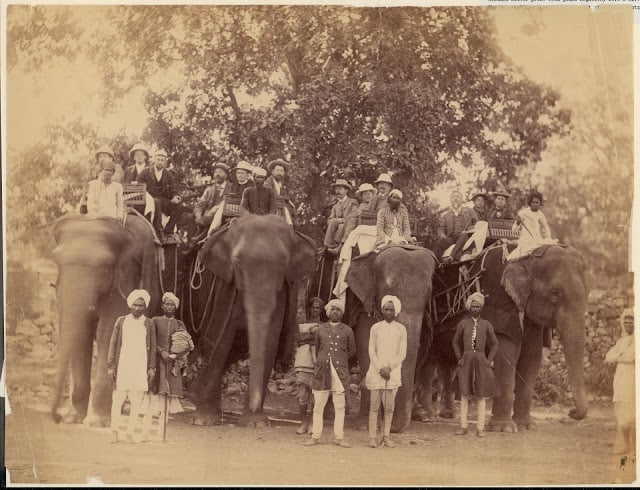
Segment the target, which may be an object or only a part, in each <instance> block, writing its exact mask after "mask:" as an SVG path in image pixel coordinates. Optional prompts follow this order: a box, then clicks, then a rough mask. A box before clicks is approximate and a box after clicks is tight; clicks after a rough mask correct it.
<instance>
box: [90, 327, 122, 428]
mask: <svg viewBox="0 0 640 490" xmlns="http://www.w3.org/2000/svg"><path fill="white" fill-rule="evenodd" d="M114 323H115V319H112V318H109V317H108V318H101V319H100V320H99V321H98V327H97V331H96V344H97V346H98V356H97V359H96V379H95V382H94V385H93V388H92V390H91V412H90V413H89V414H88V415H87V418H86V419H85V424H86V425H89V426H90V427H109V425H110V419H111V395H112V393H113V389H112V386H111V385H110V384H109V379H108V378H107V355H108V350H109V341H110V340H111V334H112V332H113V325H114ZM91 354H92V349H89V356H91Z"/></svg>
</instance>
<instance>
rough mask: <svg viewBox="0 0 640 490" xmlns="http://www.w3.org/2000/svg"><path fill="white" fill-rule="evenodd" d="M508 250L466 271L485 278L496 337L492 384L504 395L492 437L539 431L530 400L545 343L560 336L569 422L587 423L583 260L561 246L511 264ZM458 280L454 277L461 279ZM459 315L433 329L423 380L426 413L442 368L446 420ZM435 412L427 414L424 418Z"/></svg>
mask: <svg viewBox="0 0 640 490" xmlns="http://www.w3.org/2000/svg"><path fill="white" fill-rule="evenodd" d="M505 253H506V250H503V248H502V247H495V248H492V249H489V251H488V252H487V253H486V256H485V257H484V258H483V259H482V260H477V261H476V262H475V263H473V264H472V265H471V266H469V276H471V275H473V274H474V273H476V272H478V271H479V270H480V268H482V269H483V272H482V274H481V276H480V282H479V284H480V289H481V292H482V293H483V294H484V295H485V306H484V309H483V311H482V318H485V319H487V320H489V321H490V322H491V323H492V324H493V327H494V330H495V332H496V336H497V337H498V344H499V347H498V354H497V355H496V358H495V377H496V381H497V383H498V386H499V389H500V395H499V396H497V397H495V398H494V399H493V413H492V417H491V420H490V421H489V423H488V429H489V430H493V431H500V432H516V431H517V430H535V429H536V428H537V427H536V424H535V422H534V421H533V420H532V419H531V400H532V396H533V389H534V387H535V383H536V376H537V374H538V371H539V369H540V365H541V361H542V347H543V337H544V335H545V334H548V333H550V329H551V328H555V329H556V330H557V331H558V332H559V334H560V338H561V340H562V343H563V345H564V350H565V358H566V362H567V370H568V374H569V384H570V386H571V389H572V392H573V398H574V403H575V407H573V408H572V409H571V410H570V411H569V416H570V417H571V418H573V419H576V420H581V419H583V418H584V417H585V416H586V415H587V411H588V403H587V395H586V391H585V383H584V372H583V366H582V362H583V355H584V342H585V320H584V318H585V311H586V302H587V294H588V285H587V279H586V273H585V265H584V262H583V260H582V258H581V257H580V254H579V253H578V252H577V251H576V250H575V249H573V248H571V247H567V246H562V245H551V246H543V247H541V248H538V249H536V250H535V251H534V252H533V253H532V254H531V255H530V256H527V257H523V258H521V259H518V260H516V261H513V262H509V263H506V261H505ZM456 273H457V272H456ZM460 316H461V315H457V316H455V317H453V318H451V319H450V320H448V321H446V322H444V324H443V325H442V328H436V335H435V337H434V340H433V343H432V345H431V349H430V351H429V354H428V361H427V362H426V363H425V365H424V369H423V370H422V371H421V372H420V376H422V377H424V379H423V381H424V385H425V390H424V396H423V398H422V403H423V405H424V406H425V407H426V408H428V409H430V404H431V391H430V388H431V386H432V381H433V380H432V375H433V369H434V366H435V365H436V364H437V367H438V371H439V374H440V375H441V376H442V378H443V382H444V391H445V393H444V396H443V402H444V407H443V408H444V413H445V414H447V416H450V415H449V414H451V413H452V401H453V397H452V393H451V381H452V379H453V376H452V373H453V371H454V369H455V365H456V359H455V356H454V354H453V349H452V346H451V342H452V339H453V335H454V333H455V326H456V324H457V322H458V321H459V319H460ZM427 411H430V410H427Z"/></svg>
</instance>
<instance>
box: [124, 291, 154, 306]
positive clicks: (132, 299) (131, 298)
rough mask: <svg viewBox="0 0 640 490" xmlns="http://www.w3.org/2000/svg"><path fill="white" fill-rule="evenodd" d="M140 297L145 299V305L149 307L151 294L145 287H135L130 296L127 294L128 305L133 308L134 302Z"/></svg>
mask: <svg viewBox="0 0 640 490" xmlns="http://www.w3.org/2000/svg"><path fill="white" fill-rule="evenodd" d="M140 298H142V301H144V306H145V307H148V306H149V302H150V301H151V296H150V295H149V293H148V292H147V291H145V290H144V289H134V290H133V291H131V292H130V293H129V296H127V306H129V308H131V307H132V306H133V303H135V302H136V301H138V300H139V299H140Z"/></svg>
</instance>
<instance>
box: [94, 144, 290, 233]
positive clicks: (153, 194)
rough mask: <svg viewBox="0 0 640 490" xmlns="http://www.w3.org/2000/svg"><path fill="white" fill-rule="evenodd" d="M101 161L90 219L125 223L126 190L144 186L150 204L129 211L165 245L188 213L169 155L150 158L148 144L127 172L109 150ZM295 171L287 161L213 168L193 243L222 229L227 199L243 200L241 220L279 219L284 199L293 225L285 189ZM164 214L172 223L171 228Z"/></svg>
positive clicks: (137, 150) (136, 150) (137, 149)
mask: <svg viewBox="0 0 640 490" xmlns="http://www.w3.org/2000/svg"><path fill="white" fill-rule="evenodd" d="M95 156H96V164H97V167H98V177H97V178H96V179H94V180H92V181H90V182H89V185H88V192H87V197H86V207H87V214H89V215H92V216H110V217H113V218H116V219H122V218H123V216H124V214H125V211H126V209H127V206H126V204H127V203H126V202H125V201H126V199H125V198H126V194H125V192H124V188H123V184H133V185H138V184H144V187H143V189H144V190H143V191H141V192H142V193H143V194H144V204H135V205H131V206H129V208H130V209H131V208H132V209H135V210H136V211H137V212H139V213H140V214H142V215H143V216H145V217H147V218H148V219H149V220H150V221H151V222H152V224H153V228H154V230H155V232H156V234H157V236H158V238H159V240H160V241H161V242H162V243H165V242H166V241H167V239H168V238H170V237H171V235H172V234H173V233H174V231H175V229H176V224H177V223H178V221H179V220H180V217H181V216H182V214H183V212H184V211H185V206H184V205H183V204H182V197H181V196H180V192H179V185H178V184H179V183H178V182H177V181H176V176H175V175H174V173H173V172H172V171H171V170H170V169H168V168H167V166H168V163H169V160H168V155H167V152H166V151H165V150H163V149H158V150H156V151H155V152H153V155H150V153H149V150H148V149H147V148H146V147H145V146H144V145H143V144H142V143H136V144H135V145H133V147H132V148H131V150H130V151H129V156H130V158H131V164H130V165H129V166H128V167H127V168H126V169H124V170H123V169H122V165H120V164H118V163H116V162H115V160H114V153H113V151H112V150H111V149H109V148H108V147H103V148H100V149H99V150H98V151H97V152H96V154H95ZM289 165H290V164H289V163H288V162H286V161H285V160H282V159H276V160H273V161H271V162H269V164H268V165H267V169H264V168H262V167H258V166H253V165H251V164H249V163H248V162H246V161H240V162H238V164H237V165H236V166H235V167H233V168H230V167H229V166H228V165H227V164H226V163H223V162H216V163H214V164H213V166H212V168H211V172H212V180H213V183H212V184H211V185H209V186H207V187H206V188H205V190H204V192H203V193H202V195H201V197H200V198H199V199H198V201H197V203H196V204H195V206H194V208H193V213H194V215H195V221H196V224H197V226H198V233H197V235H196V236H194V237H192V238H193V239H194V240H195V241H198V240H200V239H202V238H204V237H206V236H207V235H208V234H209V233H211V232H213V231H215V230H216V229H218V228H219V227H220V225H221V219H222V205H223V201H224V199H225V197H227V196H234V197H237V198H238V199H239V200H240V214H246V213H253V214H257V215H266V214H276V213H277V201H278V199H279V200H280V201H281V202H282V203H283V210H282V213H283V216H284V218H285V219H286V220H287V221H288V222H289V223H290V224H292V223H293V218H294V216H295V211H296V208H295V206H294V204H293V202H292V201H291V199H290V198H289V193H288V190H287V186H286V184H285V183H284V178H285V174H286V169H287V168H288V167H289ZM267 172H268V176H267ZM163 214H164V215H166V216H167V217H168V220H167V221H166V223H165V224H163V220H162V216H163Z"/></svg>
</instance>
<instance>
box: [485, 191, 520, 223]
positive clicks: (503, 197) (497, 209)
mask: <svg viewBox="0 0 640 490" xmlns="http://www.w3.org/2000/svg"><path fill="white" fill-rule="evenodd" d="M492 195H493V209H492V210H491V211H489V216H487V218H488V219H514V218H515V217H514V216H513V213H512V212H511V209H509V208H508V207H507V199H509V198H510V197H511V194H509V193H508V192H506V191H504V190H498V191H496V192H493V193H492Z"/></svg>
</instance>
